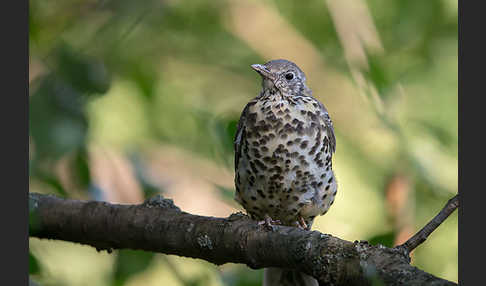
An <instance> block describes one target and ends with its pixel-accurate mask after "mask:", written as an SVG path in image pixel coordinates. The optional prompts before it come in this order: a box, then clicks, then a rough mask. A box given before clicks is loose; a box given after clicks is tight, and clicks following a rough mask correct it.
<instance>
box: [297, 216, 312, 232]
mask: <svg viewBox="0 0 486 286" xmlns="http://www.w3.org/2000/svg"><path fill="white" fill-rule="evenodd" d="M296 224H297V227H298V228H300V229H303V230H309V226H308V225H307V223H306V222H305V220H304V218H303V217H301V216H299V220H298V221H296Z"/></svg>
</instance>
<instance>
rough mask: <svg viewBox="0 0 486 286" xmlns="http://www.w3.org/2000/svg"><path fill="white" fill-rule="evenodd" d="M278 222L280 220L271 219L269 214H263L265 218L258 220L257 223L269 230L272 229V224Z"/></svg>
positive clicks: (277, 223) (278, 223) (279, 222)
mask: <svg viewBox="0 0 486 286" xmlns="http://www.w3.org/2000/svg"><path fill="white" fill-rule="evenodd" d="M280 224H282V222H281V221H280V220H273V219H272V218H271V217H270V216H269V215H265V218H264V219H263V220H261V221H259V222H258V225H263V227H264V228H268V229H270V230H274V226H275V225H280Z"/></svg>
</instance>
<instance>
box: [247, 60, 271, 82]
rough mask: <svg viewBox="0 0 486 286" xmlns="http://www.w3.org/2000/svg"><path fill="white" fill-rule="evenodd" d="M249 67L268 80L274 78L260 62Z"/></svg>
mask: <svg viewBox="0 0 486 286" xmlns="http://www.w3.org/2000/svg"><path fill="white" fill-rule="evenodd" d="M251 68H252V69H254V70H255V71H256V72H257V73H259V74H260V75H261V76H262V77H263V78H268V79H269V80H272V81H273V79H274V76H273V74H272V73H271V72H270V71H269V70H268V69H267V68H266V67H265V66H264V65H260V64H254V65H251Z"/></svg>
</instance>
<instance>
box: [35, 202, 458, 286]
mask: <svg viewBox="0 0 486 286" xmlns="http://www.w3.org/2000/svg"><path fill="white" fill-rule="evenodd" d="M29 209H30V220H29V233H30V236H32V237H38V238H47V239H58V240H65V241H71V242H77V243H82V244H87V245H91V246H93V247H96V248H97V249H98V250H103V249H104V250H108V251H109V252H111V250H112V249H122V248H129V249H138V250H145V251H152V252H160V253H165V254H173V255H179V256H185V257H192V258H199V259H204V260H206V261H209V262H212V263H214V264H217V265H221V264H224V263H244V264H246V265H248V266H249V267H251V268H254V269H257V268H263V267H282V268H293V269H297V270H299V271H302V272H304V273H307V274H309V275H312V276H314V277H315V278H316V279H317V280H318V281H319V283H320V285H375V284H374V282H375V281H377V280H381V281H382V282H383V284H384V285H457V284H455V283H453V282H450V281H447V280H444V279H441V278H438V277H435V276H433V275H431V274H429V273H427V272H424V271H422V270H420V269H418V268H416V267H413V266H411V265H410V258H409V256H408V252H407V251H406V250H405V249H404V248H387V247H384V246H381V245H377V246H372V245H369V244H368V243H367V242H365V241H360V242H358V241H355V242H350V241H346V240H342V239H339V238H337V237H334V236H331V235H328V234H323V233H320V232H318V231H305V230H301V229H297V228H293V227H284V226H275V227H273V229H268V228H265V227H264V226H260V225H258V224H257V223H256V222H254V221H252V220H251V219H249V218H248V217H247V216H246V215H244V214H242V213H236V214H232V215H231V216H229V217H228V218H215V217H205V216H197V215H192V214H189V213H185V212H183V211H181V210H180V209H179V208H178V207H177V206H175V205H174V204H173V202H172V200H168V199H164V198H162V197H160V196H156V197H154V198H151V199H149V200H147V201H146V202H145V203H143V204H139V205H118V204H110V203H106V202H96V201H79V200H70V199H60V198H57V197H55V196H51V195H42V194H36V193H30V195H29ZM376 285H380V284H376Z"/></svg>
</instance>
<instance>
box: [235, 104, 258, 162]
mask: <svg viewBox="0 0 486 286" xmlns="http://www.w3.org/2000/svg"><path fill="white" fill-rule="evenodd" d="M253 104H254V103H252V102H249V103H248V104H247V105H246V106H245V108H243V111H242V112H241V115H240V119H239V121H238V126H237V128H236V134H235V139H234V141H233V145H234V150H235V170H236V168H238V161H239V159H240V157H241V145H242V142H243V141H244V140H245V134H246V130H245V121H246V119H247V116H248V109H249V107H250V106H251V105H253Z"/></svg>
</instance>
